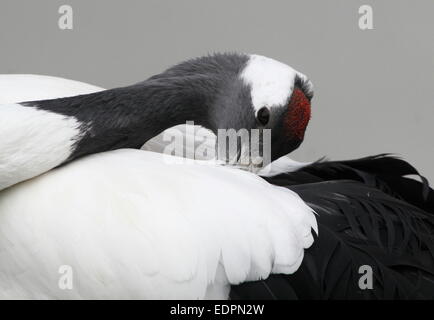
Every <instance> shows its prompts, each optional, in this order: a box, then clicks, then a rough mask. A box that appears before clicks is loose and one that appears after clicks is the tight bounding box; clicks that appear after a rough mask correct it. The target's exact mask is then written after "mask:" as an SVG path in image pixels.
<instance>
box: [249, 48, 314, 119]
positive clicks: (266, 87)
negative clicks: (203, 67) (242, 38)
mask: <svg viewBox="0 0 434 320" xmlns="http://www.w3.org/2000/svg"><path fill="white" fill-rule="evenodd" d="M297 75H298V76H299V77H300V78H302V79H306V76H305V75H304V74H302V73H300V72H298V71H297V70H294V69H293V68H291V67H290V66H288V65H286V64H284V63H282V62H279V61H277V60H274V59H271V58H267V57H264V56H260V55H255V54H252V55H250V59H249V61H248V63H247V65H246V67H245V68H244V70H243V71H242V72H241V79H243V81H244V82H245V83H246V84H247V85H249V86H250V87H251V92H250V93H251V96H252V103H253V107H254V109H255V111H258V110H259V109H261V108H262V107H269V108H272V107H281V106H282V105H284V104H285V103H286V102H287V101H288V100H289V98H290V97H291V95H292V91H293V90H294V83H295V78H296V76H297ZM309 85H311V84H310V83H309Z"/></svg>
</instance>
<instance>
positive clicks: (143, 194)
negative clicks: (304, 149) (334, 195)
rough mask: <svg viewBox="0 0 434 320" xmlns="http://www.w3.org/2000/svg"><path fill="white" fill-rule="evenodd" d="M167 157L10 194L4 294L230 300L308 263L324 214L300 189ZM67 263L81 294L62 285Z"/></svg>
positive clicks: (145, 157) (82, 170) (142, 154)
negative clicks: (241, 287)
mask: <svg viewBox="0 0 434 320" xmlns="http://www.w3.org/2000/svg"><path fill="white" fill-rule="evenodd" d="M165 157H170V156H167V155H163V154H158V153H154V152H149V151H141V150H133V149H123V150H117V151H110V152H106V153H100V154H95V155H92V156H88V157H84V158H82V159H80V160H77V161H74V162H72V163H70V164H68V165H66V166H63V167H61V168H57V169H54V170H51V171H50V172H48V173H45V174H43V175H41V176H39V177H37V178H34V179H31V180H29V181H26V182H24V183H21V184H18V185H16V186H14V187H11V188H8V189H7V190H4V191H2V192H1V193H0V275H1V277H0V288H1V290H0V297H1V298H9V299H11V298H12V299H16V298H19V299H47V298H49V299H58V298H68V299H69V298H74V299H78V298H80V299H96V298H110V299H114V298H135V299H142V298H148V299H149V298H154V299H155V298H184V299H185V298H188V299H198V298H202V299H203V298H211V297H212V298H227V296H228V293H229V285H230V284H238V283H242V282H245V281H249V280H259V279H265V278H267V277H268V276H269V275H270V274H271V273H291V272H294V271H295V270H297V268H298V266H299V265H300V263H301V261H302V259H303V252H304V249H305V248H308V247H309V246H310V245H311V244H312V242H313V235H312V232H313V231H312V230H316V220H315V217H314V214H313V211H312V210H311V209H310V208H309V207H308V206H307V205H306V204H305V203H304V202H303V201H302V200H301V199H300V198H299V197H298V196H297V195H296V194H295V193H294V192H292V191H289V190H286V189H284V188H281V187H276V186H273V185H270V184H269V183H267V182H265V181H263V180H262V179H261V178H260V177H258V176H257V175H255V174H253V173H249V172H246V171H241V170H237V169H233V168H227V167H221V166H218V167H216V166H212V165H210V164H208V163H207V162H205V163H201V162H199V163H198V162H194V163H190V164H183V165H176V164H173V163H171V162H169V163H167V162H166V160H165V159H164V158H165ZM270 203H272V205H271V206H270ZM65 265H66V266H68V267H70V268H71V270H72V272H73V277H74V278H73V279H74V281H73V284H74V287H73V289H72V290H62V289H61V288H60V287H59V286H58V282H59V279H60V278H61V274H59V272H58V270H59V268H60V267H62V266H65Z"/></svg>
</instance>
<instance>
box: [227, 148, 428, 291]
mask: <svg viewBox="0 0 434 320" xmlns="http://www.w3.org/2000/svg"><path fill="white" fill-rule="evenodd" d="M408 175H416V176H420V175H419V173H418V172H417V170H416V169H415V168H413V167H412V166H411V165H410V164H408V163H407V162H405V161H403V160H401V159H398V158H395V157H391V156H389V155H379V156H374V157H367V158H363V159H358V160H351V161H340V162H339V161H334V162H325V161H319V162H317V163H314V164H312V165H310V166H307V167H304V168H302V169H300V170H298V171H296V172H293V173H287V174H282V175H279V176H276V177H272V178H267V180H268V181H269V182H270V183H272V184H276V185H280V186H284V187H287V188H288V189H291V190H293V191H295V192H296V193H298V194H299V195H300V197H301V198H302V199H303V200H304V201H305V202H307V203H308V204H309V205H310V206H311V207H312V208H314V209H315V211H316V212H317V213H318V225H319V235H318V237H317V238H316V241H315V242H314V244H313V246H312V247H311V248H309V249H308V250H307V251H306V254H305V258H304V260H303V263H302V265H301V267H300V269H299V270H298V271H297V272H295V273H294V274H293V275H272V276H270V277H269V278H268V279H266V280H263V281H257V282H253V283H248V284H243V285H240V286H234V287H232V290H231V297H232V298H233V299H236V298H252V299H253V298H262V299H263V298H268V299H434V192H433V190H432V189H431V188H429V186H428V182H427V181H426V179H424V178H422V179H421V181H420V182H419V181H416V180H413V179H411V178H408V177H406V176H408ZM362 265H368V266H371V267H372V269H373V276H374V283H373V289H372V290H370V289H366V290H362V289H361V288H360V287H359V279H360V277H361V274H359V268H360V266H362ZM264 288H266V289H264Z"/></svg>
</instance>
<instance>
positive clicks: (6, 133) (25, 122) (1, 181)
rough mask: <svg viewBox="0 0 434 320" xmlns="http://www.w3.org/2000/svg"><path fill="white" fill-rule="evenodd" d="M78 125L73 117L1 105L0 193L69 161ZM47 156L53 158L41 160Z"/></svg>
mask: <svg viewBox="0 0 434 320" xmlns="http://www.w3.org/2000/svg"><path fill="white" fill-rule="evenodd" d="M79 125H80V124H79V122H78V121H77V120H76V119H75V118H74V117H66V116H62V115H59V114H56V113H51V112H47V111H44V110H38V109H37V108H33V107H24V106H22V105H20V104H18V103H16V104H6V105H1V106H0V150H1V152H0V190H2V189H4V188H7V187H9V186H11V185H14V184H16V183H18V182H21V181H24V180H27V179H29V178H32V177H34V176H35V175H38V174H39V173H40V172H45V171H48V170H50V169H52V168H54V167H56V166H58V165H59V164H61V163H62V162H64V161H65V160H66V159H68V157H69V156H70V154H71V152H72V150H73V145H74V141H75V139H76V138H77V137H79V136H80V130H79ZM41 128H42V129H41ZM46 154H51V155H52V156H51V157H46V156H42V157H41V155H46Z"/></svg>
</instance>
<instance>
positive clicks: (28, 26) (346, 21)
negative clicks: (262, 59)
mask: <svg viewBox="0 0 434 320" xmlns="http://www.w3.org/2000/svg"><path fill="white" fill-rule="evenodd" d="M62 4H69V5H71V6H72V7H73V9H74V30H72V31H70V30H66V31H62V30H60V29H59V28H58V25H57V21H58V18H59V14H58V13H57V11H58V8H59V6H60V5H62ZM362 4H370V5H372V6H373V9H374V28H375V29H374V30H367V31H362V30H360V29H359V28H358V18H359V14H358V8H359V6H360V5H362ZM215 51H241V52H248V53H258V54H262V55H266V56H269V57H273V58H275V59H278V60H281V61H283V62H286V63H288V64H290V65H291V66H293V67H294V68H296V69H298V70H300V71H302V72H304V73H306V74H307V75H308V76H309V77H310V78H311V79H312V81H313V82H314V84H315V99H314V101H313V119H312V121H311V123H310V125H309V128H308V133H307V136H306V140H305V142H304V144H303V145H302V147H300V149H299V150H298V151H296V153H295V155H294V158H295V159H298V160H305V161H311V160H314V159H317V158H319V157H321V156H323V155H326V156H328V157H329V158H331V159H343V158H353V157H360V156H366V155H371V154H376V153H382V152H393V153H397V154H399V155H402V156H403V157H405V158H406V159H408V160H410V161H411V162H412V163H413V164H415V165H416V166H417V167H418V168H419V169H420V171H421V172H422V173H423V174H424V175H426V176H427V177H429V178H430V179H431V180H432V181H434V166H433V165H432V159H433V158H434V144H433V142H432V139H433V136H434V129H433V127H432V122H433V115H434V108H433V107H434V106H433V102H434V90H433V83H434V1H433V0H425V1H424V0H419V1H416V0H389V1H386V0H382V1H379V0H376V1H374V0H364V1H358V0H329V1H306V0H303V1H295V0H294V1H288V0H287V1H270V0H268V1H252V0H248V1H247V0H244V1H240V0H238V1H233V0H232V1H228V0H224V1H222V0H212V1H210V0H177V1H175V0H173V1H167V0H163V1H162V0H158V1H156V0H155V1H113V0H111V1H108V0H104V1H103V0H93V1H84V0H82V1H79V0H65V1H57V0H52V1H23V0H18V1H17V0H1V2H0V58H1V59H0V73H35V74H46V75H54V76H60V77H66V78H70V79H75V80H80V81H84V82H89V83H92V84H95V85H99V86H103V87H106V88H110V87H115V86H121V85H127V84H130V83H134V82H137V81H140V80H143V79H145V78H147V77H149V76H150V75H152V74H155V73H158V72H161V71H162V70H163V69H165V68H166V67H168V66H170V65H172V64H174V63H176V62H179V61H182V60H184V59H186V58H190V57H195V56H200V55H203V54H206V53H210V52H215Z"/></svg>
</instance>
